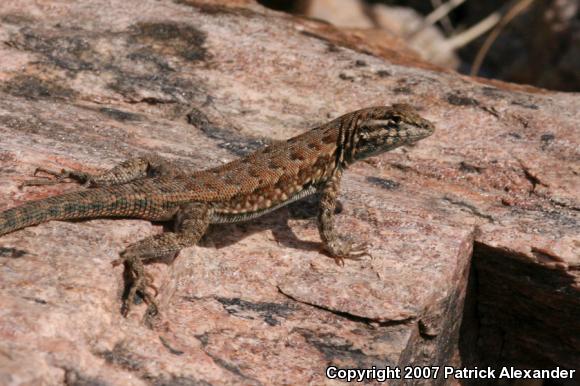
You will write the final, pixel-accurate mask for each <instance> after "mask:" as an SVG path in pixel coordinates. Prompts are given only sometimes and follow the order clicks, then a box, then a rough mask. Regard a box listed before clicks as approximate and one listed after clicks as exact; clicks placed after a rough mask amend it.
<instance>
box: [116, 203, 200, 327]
mask: <svg viewBox="0 0 580 386" xmlns="http://www.w3.org/2000/svg"><path fill="white" fill-rule="evenodd" d="M175 220H176V231H175V232H174V233H173V232H168V233H162V234H160V235H155V236H152V237H148V238H146V239H143V240H141V241H138V242H136V243H135V244H132V245H130V246H129V247H127V249H126V250H125V251H123V252H122V253H121V258H120V259H118V260H115V261H114V262H113V265H118V264H120V263H123V264H124V265H125V278H126V279H127V280H128V283H127V287H128V290H129V291H128V293H127V296H126V297H125V299H124V303H123V309H122V312H123V314H124V315H127V314H128V312H129V310H130V308H131V304H132V302H133V301H134V298H135V295H136V294H137V292H139V293H140V294H141V295H142V296H143V299H144V300H145V302H146V303H147V305H148V308H147V315H148V317H149V316H154V315H155V314H157V312H158V308H157V303H156V302H155V299H154V298H155V296H154V295H153V294H152V293H151V292H150V289H153V290H154V292H156V290H155V287H154V286H153V285H152V284H151V278H150V276H149V275H148V274H147V273H146V272H145V268H144V264H143V263H144V262H145V261H147V260H151V259H155V258H160V257H164V256H168V255H172V254H173V255H175V254H177V253H178V252H179V251H180V250H181V249H183V248H186V247H190V246H193V245H195V244H196V243H197V242H198V241H199V239H200V238H201V237H202V236H203V234H204V233H205V231H206V230H207V227H208V225H209V222H210V209H209V207H208V205H207V204H205V203H198V202H194V203H190V204H186V205H183V206H182V207H181V208H180V209H179V210H178V212H177V214H176V215H175Z"/></svg>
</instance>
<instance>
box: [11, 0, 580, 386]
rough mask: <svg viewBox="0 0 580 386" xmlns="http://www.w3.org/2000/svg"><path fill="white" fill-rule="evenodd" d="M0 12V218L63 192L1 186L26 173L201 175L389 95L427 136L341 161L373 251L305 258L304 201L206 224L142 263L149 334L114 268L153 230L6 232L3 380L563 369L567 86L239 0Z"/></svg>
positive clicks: (346, 229)
mask: <svg viewBox="0 0 580 386" xmlns="http://www.w3.org/2000/svg"><path fill="white" fill-rule="evenodd" d="M136 10H138V12H136ZM0 20H1V21H2V23H1V24H0V41H1V43H2V44H1V45H0V101H1V102H0V136H1V139H0V191H1V192H2V194H1V195H0V208H9V207H12V206H15V205H18V204H21V203H23V202H25V201H28V200H31V199H37V198H41V197H47V196H51V195H54V194H56V193H59V192H63V191H68V190H73V189H78V187H75V186H67V185H59V186H50V187H43V188H37V189H25V190H19V189H18V185H19V184H20V183H21V182H22V181H24V180H25V179H27V178H28V177H29V176H30V174H31V173H32V172H33V170H34V169H35V167H37V166H41V165H42V166H47V167H52V168H59V167H66V168H79V169H84V170H87V171H96V170H98V169H101V168H107V167H111V166H113V165H114V164H116V163H118V162H120V161H121V160H123V159H126V158H128V157H131V156H135V155H136V154H139V153H142V152H149V151H155V152H157V153H159V154H160V155H162V156H165V157H167V158H170V159H172V160H174V161H175V162H178V163H181V164H183V165H184V166H186V167H191V168H205V167H208V166H210V165H219V164H221V163H223V162H227V161H229V160H232V159H234V158H235V157H237V156H239V155H242V154H245V153H247V152H248V151H251V150H254V149H256V148H258V147H260V146H262V145H263V144H264V143H266V142H267V141H268V140H269V139H274V140H281V139H285V138H288V137H290V136H292V135H295V134H297V133H300V132H303V131H304V130H307V129H309V128H311V127H313V126H315V125H317V124H320V123H323V122H326V121H327V120H329V119H331V118H334V117H336V116H338V115H340V114H342V113H345V112H347V111H351V110H354V109H357V108H361V107H366V106H371V105H382V104H391V103H395V102H406V103H410V104H412V105H414V106H416V107H417V108H418V109H420V110H421V111H422V114H423V115H424V116H425V117H426V118H428V119H430V120H432V121H433V122H435V124H436V126H437V131H436V133H435V134H434V135H433V136H432V137H430V138H429V139H427V140H425V141H422V142H420V143H419V144H418V145H417V146H415V147H414V148H412V149H399V150H396V151H394V152H391V153H387V154H385V155H382V156H380V157H377V158H374V159H371V160H369V161H368V162H364V163H361V164H358V165H354V166H353V167H352V168H351V169H350V170H349V171H348V172H347V173H346V174H345V178H344V182H343V190H342V192H341V201H342V202H343V206H344V209H343V211H342V213H340V214H339V215H338V226H339V229H340V231H341V232H342V233H345V234H350V235H353V236H356V237H357V238H358V239H360V240H361V241H364V242H367V243H369V244H370V245H371V246H372V247H371V253H372V255H373V259H369V260H363V261H359V262H350V261H349V262H347V263H346V265H345V267H338V266H336V265H335V264H334V262H333V261H332V260H331V259H329V258H327V257H325V256H324V255H322V254H321V253H320V252H319V239H318V234H317V230H316V223H315V222H314V218H313V217H312V216H313V214H314V213H315V212H314V207H315V205H314V202H313V201H309V202H304V203H298V204H294V205H292V206H291V207H289V208H284V209H282V210H279V211H277V212H275V213H273V214H271V215H269V216H266V217H263V218H261V219H259V220H256V221H252V222H249V223H245V224H237V225H227V226H216V227H213V228H212V229H211V230H210V232H209V233H208V235H206V237H205V238H204V240H203V242H202V243H201V244H200V245H199V246H196V247H193V248H187V249H185V250H183V251H182V252H181V253H180V254H179V256H178V258H177V259H176V260H175V261H174V262H173V263H172V264H169V265H168V264H163V263H156V264H151V265H149V266H148V270H149V271H150V272H152V273H153V275H154V277H155V282H156V284H157V285H158V286H159V288H160V294H159V301H160V303H161V307H162V311H163V318H162V319H161V320H160V321H159V322H158V323H157V324H156V325H155V326H154V329H148V328H146V327H145V326H143V324H142V323H141V316H142V312H143V309H144V307H143V306H141V307H139V306H138V307H135V310H134V311H133V312H132V313H131V314H130V316H129V317H128V318H127V319H124V318H122V317H121V316H120V314H119V308H120V301H119V299H120V296H121V293H122V291H123V282H122V275H121V268H113V267H112V266H111V261H113V260H114V259H115V258H117V256H118V253H119V251H121V250H122V249H123V247H124V246H126V245H128V244H129V243H131V242H134V241H136V240H139V239H141V238H143V237H146V236H148V235H151V234H153V233H156V232H160V231H161V230H162V228H161V226H160V225H158V224H155V225H151V224H150V223H148V222H145V221H138V220H92V221H86V222H74V223H70V222H69V223H67V222H51V223H48V224H43V225H40V226H37V227H31V228H27V229H25V230H21V231H18V232H15V233H12V234H10V235H6V236H3V237H2V238H1V239H0V278H1V279H0V315H1V317H0V352H1V353H2V354H1V355H0V384H14V385H20V384H39V383H40V384H60V383H69V384H111V385H143V384H155V385H169V384H175V385H189V384H204V385H205V384H228V385H231V384H280V383H286V384H305V383H311V384H324V383H337V384H338V381H336V380H335V381H329V380H328V379H326V377H325V369H326V368H327V367H328V366H330V365H334V366H338V367H343V368H346V367H349V368H353V367H362V368H370V367H372V366H377V367H384V366H406V365H453V364H454V365H459V364H460V363H461V362H462V363H463V364H464V365H473V364H478V365H479V364H482V363H488V364H492V365H499V364H508V365H514V366H529V367H546V366H548V367H553V366H557V365H558V366H563V367H566V368H577V366H578V363H580V355H579V352H580V340H579V338H578V337H580V326H579V325H578V322H577V321H578V320H579V317H580V296H579V294H580V288H579V287H580V286H579V277H578V276H579V268H580V240H579V234H580V225H579V218H578V217H579V209H580V197H579V191H580V185H579V184H580V179H579V174H580V147H579V142H578V138H579V137H580V135H579V134H580V133H579V129H578V122H580V98H579V97H578V95H574V94H563V93H548V92H546V91H543V90H539V89H534V88H531V87H528V88H526V87H522V86H514V85H509V84H504V83H499V82H494V83H491V82H486V83H479V81H478V80H477V79H470V78H466V77H463V76H459V75H457V74H454V73H450V72H439V71H437V70H436V68H435V67H433V66H431V65H428V64H426V63H422V62H420V61H418V60H416V59H415V58H413V57H412V56H411V55H406V54H402V55H401V54H397V50H391V51H390V50H383V49H371V48H368V47H366V46H365V45H364V42H361V41H360V40H358V41H357V39H356V37H353V35H350V34H348V33H343V32H340V31H336V30H333V27H331V26H328V25H323V24H318V23H317V22H314V21H309V20H302V19H295V18H292V17H290V16H287V15H284V14H281V13H277V12H273V11H268V10H265V9H264V8H262V7H260V6H258V5H256V4H254V3H252V2H251V1H237V2H230V5H227V6H226V5H223V4H219V3H218V2H216V1H212V2H201V1H194V0H176V1H169V0H163V1H154V0H123V1H121V0H113V1H104V0H93V1H82V2H81V1H79V2H61V1H52V2H36V1H32V0H5V1H3V2H2V3H1V5H0ZM355 42H358V43H357V44H355ZM472 255H473V256H472ZM472 260H473V262H474V264H473V265H472V264H471V262H472ZM470 271H471V275H469V272H470ZM468 278H470V280H469V286H468ZM464 305H465V312H464ZM460 333H461V339H460ZM415 382H416V383H421V382H423V383H427V384H431V383H432V382H431V381H415ZM440 382H441V383H443V382H444V381H443V380H440ZM397 383H399V382H398V381H396V380H394V381H392V382H391V384H397Z"/></svg>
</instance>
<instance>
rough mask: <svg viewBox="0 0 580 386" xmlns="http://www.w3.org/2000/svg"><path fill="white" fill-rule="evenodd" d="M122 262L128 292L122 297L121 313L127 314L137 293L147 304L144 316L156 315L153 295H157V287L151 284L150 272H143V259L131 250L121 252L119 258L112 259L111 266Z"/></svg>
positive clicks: (156, 310) (156, 309)
mask: <svg viewBox="0 0 580 386" xmlns="http://www.w3.org/2000/svg"><path fill="white" fill-rule="evenodd" d="M121 263H123V264H124V265H125V274H124V275H125V279H126V282H127V289H128V292H127V294H126V296H124V299H123V306H122V307H121V313H122V314H123V316H127V315H128V314H129V311H131V306H132V305H133V302H134V301H135V297H136V296H137V293H139V295H140V296H141V297H142V298H143V300H144V301H145V303H146V304H147V312H146V315H147V316H146V317H147V318H152V317H154V316H155V315H157V314H158V313H159V312H158V307H157V302H156V301H155V297H156V296H157V293H158V291H157V288H156V287H155V286H154V285H153V284H152V282H153V278H152V277H151V275H150V274H148V273H147V272H145V267H144V265H143V261H142V260H141V258H140V257H139V256H138V255H135V254H133V253H131V252H123V253H122V255H121V258H120V259H117V260H115V261H113V266H117V265H119V264H121Z"/></svg>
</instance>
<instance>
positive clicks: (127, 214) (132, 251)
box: [0, 104, 435, 316]
mask: <svg viewBox="0 0 580 386" xmlns="http://www.w3.org/2000/svg"><path fill="white" fill-rule="evenodd" d="M434 130H435V127H434V125H433V124H432V123H431V122H430V121H428V120H426V119H424V118H422V117H421V116H420V115H419V114H418V113H417V111H416V110H415V109H414V108H412V107H411V106H409V105H406V104H394V105H392V106H377V107H369V108H364V109H361V110H357V111H353V112H350V113H348V114H345V115H343V116H340V117H339V118H336V119H334V120H332V121H330V122H328V123H326V124H323V125H321V126H318V127H316V128H314V129H312V130H310V131H307V132H305V133H303V134H300V135H298V136H295V137H293V138H290V139H288V140H287V141H285V142H282V141H280V142H277V143H275V144H272V145H270V146H267V147H265V148H263V149H260V150H257V151H256V152H254V153H251V154H249V155H247V156H246V157H243V158H240V159H237V160H234V161H232V162H229V163H226V164H224V165H221V166H217V167H213V168H210V169H206V170H193V171H190V170H183V169H184V168H183V167H178V166H176V165H174V164H172V163H171V162H170V161H168V160H166V159H164V158H161V157H160V156H158V155H156V154H148V155H144V156H140V157H135V158H130V159H128V160H126V161H124V162H122V163H120V164H118V165H117V166H115V167H113V168H112V169H109V170H107V171H104V172H102V173H98V174H89V173H86V172H82V171H78V170H66V169H62V170H60V171H54V170H50V169H45V168H37V169H36V171H35V173H34V174H35V175H37V173H40V172H42V173H46V174H48V176H47V178H46V179H45V180H39V179H36V180H29V181H25V182H24V183H23V185H24V186H38V185H46V184H54V183H60V182H65V181H74V182H77V183H80V184H83V185H84V186H85V187H86V188H87V189H84V190H80V191H72V192H68V193H63V194H61V195H57V196H53V197H48V198H45V199H40V200H36V201H31V202H28V203H25V204H23V205H21V206H17V207H14V208H11V209H7V210H4V211H2V212H0V236H2V235H5V234H7V233H10V232H13V231H16V230H18V229H22V228H25V227H28V226H32V225H37V224H40V223H44V222H48V221H51V220H73V219H94V218H114V217H122V218H139V219H145V220H149V221H173V223H174V231H173V232H164V233H161V234H157V235H154V236H150V237H147V238H144V239H142V240H140V241H138V242H136V243H134V244H132V245H129V246H128V247H127V248H126V249H125V250H124V251H122V252H121V253H120V256H119V258H118V259H117V260H115V261H114V262H113V265H119V264H123V265H124V269H125V276H124V277H125V278H126V280H127V283H126V291H125V294H126V295H125V296H123V299H122V307H121V310H122V314H123V315H125V316H126V315H127V314H128V312H129V310H130V308H131V304H132V302H133V301H134V299H135V297H136V296H137V295H140V296H141V297H142V299H143V300H144V301H145V302H146V304H147V306H148V307H147V311H146V312H147V314H149V315H156V314H157V313H158V307H157V304H156V301H155V297H156V296H157V290H156V288H155V286H154V285H153V284H152V278H151V277H150V275H148V274H147V273H146V271H145V267H144V264H145V263H146V262H150V261H151V260H154V259H158V258H161V257H165V256H171V255H173V256H174V257H175V256H176V255H177V253H179V251H180V250H181V249H183V248H186V247H190V246H193V245H195V244H196V243H197V242H198V241H199V240H200V239H201V237H202V236H203V235H204V233H205V232H206V230H207V229H208V226H209V225H210V224H219V223H234V222H241V221H246V220H250V219H254V218H256V217H259V216H262V215H264V214H266V213H268V212H271V211H273V210H276V209H278V208H280V207H283V206H285V205H288V204H289V203H292V202H294V201H297V200H299V199H302V198H304V197H306V196H309V195H313V194H318V195H319V210H318V218H317V220H318V230H319V234H320V238H321V240H322V246H323V249H324V250H325V251H326V252H327V254H329V255H330V256H331V257H333V258H334V259H335V261H336V262H337V263H338V264H340V265H343V264H344V259H359V258H361V257H362V256H364V255H368V253H367V246H366V245H364V244H355V243H352V242H351V241H349V240H347V239H345V238H344V237H340V236H339V235H338V233H337V231H336V229H335V226H334V214H335V208H336V203H337V196H338V193H339V188H340V182H341V178H342V175H343V172H344V170H346V169H347V167H348V166H349V165H351V164H352V163H353V162H356V161H358V160H362V159H365V158H367V157H371V156H376V155H379V154H381V153H383V152H386V151H389V150H392V149H395V148H397V147H400V146H402V145H407V144H412V143H415V142H417V141H419V140H420V139H423V138H426V137H428V136H430V135H431V134H432V133H433V132H434Z"/></svg>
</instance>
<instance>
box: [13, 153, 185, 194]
mask: <svg viewBox="0 0 580 386" xmlns="http://www.w3.org/2000/svg"><path fill="white" fill-rule="evenodd" d="M39 172H42V173H45V174H48V175H51V176H54V177H55V178H54V179H35V180H30V181H25V182H23V183H22V186H39V185H53V184H58V183H60V182H64V180H66V179H72V180H74V181H76V182H79V183H81V184H83V185H85V186H90V187H101V186H110V185H118V184H124V183H127V182H131V181H133V180H136V179H140V178H145V177H158V176H167V175H174V174H178V168H177V167H175V166H174V165H172V164H171V163H170V162H169V161H167V160H165V159H163V158H161V157H159V156H158V155H156V154H149V155H146V156H142V157H136V158H130V159H128V160H126V161H123V162H121V163H120V164H119V165H117V166H115V167H113V168H112V169H109V170H107V171H105V172H103V173H101V174H90V173H85V172H82V171H78V170H66V169H62V170H60V171H55V170H50V169H45V168H37V169H36V170H35V172H34V175H35V176H36V174H37V173H39Z"/></svg>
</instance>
